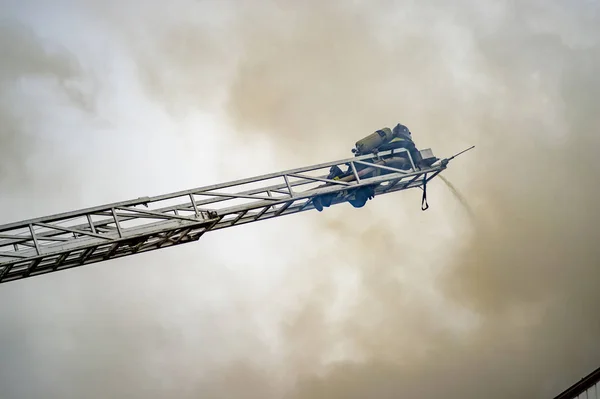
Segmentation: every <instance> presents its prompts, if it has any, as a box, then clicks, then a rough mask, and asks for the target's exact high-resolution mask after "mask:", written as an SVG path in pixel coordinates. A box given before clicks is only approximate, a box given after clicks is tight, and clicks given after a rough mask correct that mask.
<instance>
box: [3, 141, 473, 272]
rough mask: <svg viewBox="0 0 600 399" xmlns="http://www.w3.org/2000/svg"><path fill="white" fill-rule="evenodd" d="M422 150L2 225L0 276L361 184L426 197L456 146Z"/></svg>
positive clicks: (296, 208)
mask: <svg viewBox="0 0 600 399" xmlns="http://www.w3.org/2000/svg"><path fill="white" fill-rule="evenodd" d="M471 148H472V147H471ZM469 149H470V148H469ZM465 151H467V150H465ZM401 152H405V153H406V156H407V158H408V159H410V167H409V168H408V169H399V168H394V167H390V166H386V165H385V162H384V163H381V162H379V163H378V160H381V159H385V157H386V156H393V155H394V153H396V154H397V153H401ZM421 152H422V153H423V154H425V156H426V157H429V158H430V159H435V162H433V163H432V164H430V165H429V166H427V167H426V168H419V167H417V166H415V164H414V162H413V161H412V159H411V157H410V154H409V153H408V151H407V150H406V149H395V150H391V151H385V152H381V153H371V154H365V155H361V156H354V157H353V158H348V159H342V160H339V161H333V162H327V163H322V164H318V165H311V166H306V167H302V168H296V169H290V170H286V171H283V172H277V173H270V174H265V175H262V176H256V177H251V178H247V179H241V180H236V181H231V182H228V183H222V184H216V185H211V186H206V187H200V188H193V189H190V190H185V191H178V192H174V193H170V194H163V195H158V196H154V197H140V198H137V199H133V200H129V201H123V202H115V203H111V204H106V205H101V206H96V207H91V208H86V209H80V210H76V211H72V212H66V213H60V214H55V215H50V216H45V217H39V218H34V219H29V220H23V221H19V222H14V223H8V224H4V225H0V283H6V282H9V281H15V280H19V279H25V278H28V277H32V276H37V275H41V274H46V273H51V272H56V271H61V270H65V269H69V268H73V267H77V266H83V265H88V264H92V263H98V262H103V261H109V260H112V259H116V258H122V257H124V256H129V255H134V254H140V253H144V252H149V251H153V250H157V249H161V248H168V247H172V246H175V245H180V244H185V243H189V242H194V241H198V240H199V239H200V238H201V237H202V236H203V235H204V234H205V233H207V232H210V231H215V230H219V229H224V228H227V227H234V226H240V225H243V224H247V223H252V222H258V221H260V220H266V219H271V218H276V217H280V216H285V215H291V214H294V213H298V212H305V211H309V210H312V209H314V208H315V206H314V204H313V199H314V198H316V197H317V196H323V195H329V196H330V197H333V200H332V205H335V204H339V203H342V202H346V199H347V196H348V195H351V193H352V190H355V189H358V188H360V187H367V186H368V187H375V189H374V195H375V196H377V195H382V194H388V193H392V192H396V191H402V190H407V189H411V188H421V189H422V190H423V194H424V198H423V199H424V200H426V197H425V193H426V187H427V183H428V182H429V181H430V180H431V179H433V178H434V177H436V176H437V175H438V174H439V173H440V172H442V171H443V170H444V169H446V168H447V165H448V163H449V162H450V160H452V159H453V158H454V157H456V156H457V155H459V154H460V153H459V154H456V155H454V156H452V157H450V158H446V159H438V158H435V157H433V153H432V152H431V150H430V149H426V150H422V151H421ZM463 152H464V151H463ZM461 153H462V152H461ZM432 157H433V158H432ZM334 166H337V167H343V166H348V170H350V171H351V173H352V177H353V178H352V179H350V181H348V180H349V179H338V180H335V179H330V178H327V176H328V174H327V173H326V171H327V169H329V168H332V167H334ZM365 168H367V170H377V171H379V172H381V173H370V174H367V175H366V176H365V175H364V174H363V177H361V173H359V172H358V170H362V171H364V170H365ZM423 209H426V208H423Z"/></svg>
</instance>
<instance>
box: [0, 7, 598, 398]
mask: <svg viewBox="0 0 600 399" xmlns="http://www.w3.org/2000/svg"><path fill="white" fill-rule="evenodd" d="M0 7H1V10H2V15H3V19H1V20H0V32H1V34H0V52H1V53H2V54H3V55H4V56H3V57H2V60H0V122H1V124H0V126H1V128H0V189H1V190H2V196H0V205H1V206H0V223H4V222H10V221H14V220H18V219H20V218H28V217H33V216H39V215H43V214H47V213H55V212H62V211H67V210H72V209H75V208H78V207H83V206H90V205H96V204H100V203H104V202H108V201H116V200H121V199H128V198H136V197H139V196H143V195H153V194H160V193H164V192H168V191H173V190H177V189H184V188H188V187H196V186H199V185H203V184H211V183H216V182H220V181H226V180H229V179H234V178H240V177H246V176H251V175H254V174H259V173H265V172H271V171H275V170H280V169H285V168H288V167H295V166H301V165H304V164H309V163H313V162H322V161H328V160H333V159H337V158H340V157H346V156H348V155H349V154H350V153H349V150H350V148H351V147H352V145H353V143H354V142H355V141H356V140H357V139H359V138H361V137H362V136H364V135H366V134H368V133H370V132H372V131H374V130H375V129H377V128H380V127H383V126H386V125H387V126H391V125H393V124H395V123H397V122H402V123H404V124H406V125H408V126H409V127H410V128H411V130H412V131H413V132H414V135H415V140H416V141H417V144H418V145H419V146H422V147H432V148H433V150H434V152H435V153H436V154H437V155H449V154H451V153H453V152H456V151H458V150H461V149H463V148H465V147H467V146H469V145H477V149H476V151H474V152H470V153H469V154H468V155H465V156H464V157H463V158H461V159H459V160H457V161H456V162H455V163H454V164H453V165H452V167H451V168H450V169H449V170H448V171H447V172H445V176H446V177H447V178H448V179H449V181H451V182H452V184H453V185H454V186H455V187H456V188H457V189H458V190H459V191H460V192H461V193H462V195H464V197H465V198H466V200H467V202H468V206H469V207H470V212H471V213H472V215H474V216H473V217H469V212H467V211H466V210H465V209H464V207H463V205H461V203H460V201H459V200H457V199H456V198H455V197H454V196H453V195H452V194H451V192H450V190H449V189H448V188H447V187H446V186H445V185H444V184H443V183H442V181H440V180H438V181H437V182H436V183H435V184H432V185H431V187H430V191H429V196H430V205H431V208H430V209H429V210H428V211H427V212H421V211H420V209H419V205H420V193H419V192H418V191H414V192H405V193H398V194H394V195H390V196H384V197H382V198H377V199H376V200H375V201H371V202H370V203H369V204H368V206H367V207H365V208H362V209H360V210H356V209H353V208H352V207H350V206H349V205H348V206H345V205H342V206H339V207H336V208H335V209H327V211H326V212H323V213H321V214H319V213H317V212H314V213H312V212H309V213H306V214H301V215H295V216H290V217H286V218H282V219H280V220H272V221H269V222H264V223H257V224H255V225H249V226H245V227H240V228H236V229H231V230H229V229H228V230H224V231H222V232H217V233H213V234H209V235H207V236H205V237H204V238H203V240H202V242H198V243H196V244H194V245H187V246H181V247H179V248H173V249H167V250H163V251H158V252H154V253H149V254H144V255H139V256H135V257H131V258H128V259H120V260H117V261H113V262H107V263H104V264H99V265H94V266H89V267H85V268H80V269H74V270H70V271H68V272H61V273H56V274H53V275H52V274H51V275H46V276H43V277H38V278H32V279H27V280H23V281H20V282H15V283H10V284H3V285H2V286H1V287H0V301H1V302H2V303H3V304H5V306H3V307H2V308H1V309H0V358H1V359H2V360H3V361H2V362H1V363H0V386H2V394H3V397H7V398H38V397H39V398H42V397H44V398H105V397H123V398H125V397H127V398H138V397H139V398H163V397H182V398H188V397H189V398H192V397H194V398H195V397H210V398H225V397H227V398H231V397H240V398H241V397H243V398H270V397H277V398H279V397H287V398H294V399H304V398H325V397H327V398H354V397H356V398H358V397H366V396H368V397H376V398H391V397H397V396H399V395H400V396H406V397H413V398H438V397H442V396H443V397H457V398H458V397H461V398H464V397H467V398H471V397H472V398H478V397H488V398H506V397H523V398H525V397H527V398H537V397H540V398H544V397H550V396H552V395H553V394H556V393H557V392H559V391H561V390H562V389H564V388H565V387H566V386H568V385H569V384H571V383H572V382H573V381H575V380H576V379H578V378H580V377H582V376H583V375H585V374H587V373H588V372H589V371H591V369H593V368H595V367H597V365H598V363H599V362H600V349H599V346H598V345H597V336H598V335H599V334H600V316H598V312H597V308H598V306H600V290H599V289H598V283H597V281H598V277H600V276H599V272H598V268H597V263H598V259H599V257H600V253H599V250H598V246H597V244H596V242H597V241H598V239H599V238H600V237H599V234H598V231H597V227H596V226H598V222H600V220H598V219H599V214H598V213H597V212H595V210H594V209H595V204H596V203H597V201H598V200H600V192H599V191H598V189H597V188H596V187H595V186H594V185H593V184H589V183H590V181H593V180H594V179H595V177H596V176H597V173H598V172H599V171H598V166H597V162H594V161H595V159H594V156H595V152H596V149H597V148H598V138H597V137H596V135H595V134H594V133H595V132H597V131H598V128H599V127H600V119H599V118H600V117H599V116H598V112H597V110H596V108H597V107H596V106H595V104H597V102H598V99H599V97H600V78H599V76H598V74H597V70H598V66H600V47H599V46H600V43H599V41H600V29H599V28H598V26H600V21H599V18H600V17H599V14H598V13H599V9H600V6H599V4H598V2H592V1H587V2H584V1H572V2H568V3H567V2H559V1H534V0H530V1H523V2H519V3H518V5H517V4H514V2H508V1H493V2H492V1H477V2H476V1H469V0H461V1H457V2H453V3H452V5H449V4H448V3H447V2H442V1H422V2H418V3H417V2H409V1H401V2H395V3H392V2H387V1H383V0H381V1H370V2H360V1H355V2H352V3H350V2H343V1H341V0H340V1H337V0H332V1H329V2H326V3H323V2H318V1H305V2H302V3H300V2H294V1H291V0H290V1H266V0H265V1H255V2H252V7H250V4H249V3H248V4H244V3H242V2H234V1H220V2H217V1H184V0H176V1H173V2H171V3H170V4H169V5H168V6H167V5H165V4H164V3H160V2H142V1H134V0H131V1H128V2H117V1H102V2H101V1H93V0H87V1H77V2H75V1H67V0H64V1H55V2H53V4H52V5H50V4H48V3H47V2H42V1H33V0H30V1H19V2H17V1H10V0H0ZM432 381H433V382H434V383H432Z"/></svg>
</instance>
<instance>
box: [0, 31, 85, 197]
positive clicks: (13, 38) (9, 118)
mask: <svg viewBox="0 0 600 399" xmlns="http://www.w3.org/2000/svg"><path fill="white" fill-rule="evenodd" d="M48 47H50V46H48ZM0 52H1V53H2V55H3V56H2V62H1V63H0V124H1V125H2V129H1V130H0V151H1V152H0V181H2V182H3V184H6V185H7V187H8V186H12V187H14V186H15V185H17V184H18V183H20V182H22V180H23V179H26V180H27V179H31V178H33V175H32V173H33V171H31V169H30V167H29V165H28V159H29V158H30V157H31V156H32V155H31V154H32V153H33V152H35V151H37V150H39V149H40V145H39V141H38V140H36V138H35V134H34V133H33V131H35V130H36V128H37V126H36V124H35V122H34V120H35V118H36V117H37V118H39V117H40V115H39V113H37V115H36V112H35V110H32V109H31V108H29V109H27V111H25V109H26V108H27V107H26V103H27V101H28V100H29V101H31V99H30V98H28V96H27V95H28V94H31V93H30V90H28V89H31V86H35V84H36V83H38V84H39V86H38V90H39V92H38V93H37V95H38V96H40V93H41V92H42V91H43V90H44V89H45V90H48V89H49V90H51V91H52V90H56V89H57V90H56V91H55V93H57V94H58V95H59V96H60V95H61V94H62V95H63V96H66V99H67V101H69V102H70V103H71V104H76V105H82V106H86V105H87V106H89V104H86V103H85V102H84V101H85V98H83V97H82V93H81V92H80V91H78V90H77V86H74V85H73V83H74V82H73V81H76V79H77V78H79V77H80V74H81V70H80V69H79V66H78V65H77V63H76V61H75V60H74V58H73V57H72V56H71V55H70V54H69V53H66V52H65V51H63V50H62V49H52V48H47V47H44V45H43V44H42V42H41V40H40V39H38V38H37V37H36V35H35V33H34V32H33V31H32V30H31V29H29V28H28V27H26V26H24V25H22V24H20V23H17V22H13V21H10V20H3V21H0ZM40 86H41V88H40ZM23 92H24V93H25V94H24V95H23V94H21V93H23ZM59 98H60V97H59Z"/></svg>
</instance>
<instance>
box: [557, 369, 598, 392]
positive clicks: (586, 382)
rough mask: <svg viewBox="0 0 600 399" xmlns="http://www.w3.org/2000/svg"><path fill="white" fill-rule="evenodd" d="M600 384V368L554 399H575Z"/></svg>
mask: <svg viewBox="0 0 600 399" xmlns="http://www.w3.org/2000/svg"><path fill="white" fill-rule="evenodd" d="M598 382H600V367H598V368H597V369H596V370H594V371H592V372H591V373H590V374H588V375H587V376H585V377H583V378H582V379H581V380H579V381H577V382H576V383H575V384H573V385H571V386H570V387H569V388H567V390H566V391H564V392H562V393H561V394H559V395H558V396H556V397H554V399H573V398H575V397H577V395H579V394H581V393H583V392H585V391H586V390H587V389H588V388H590V387H593V386H594V385H595V384H596V383H598Z"/></svg>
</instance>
